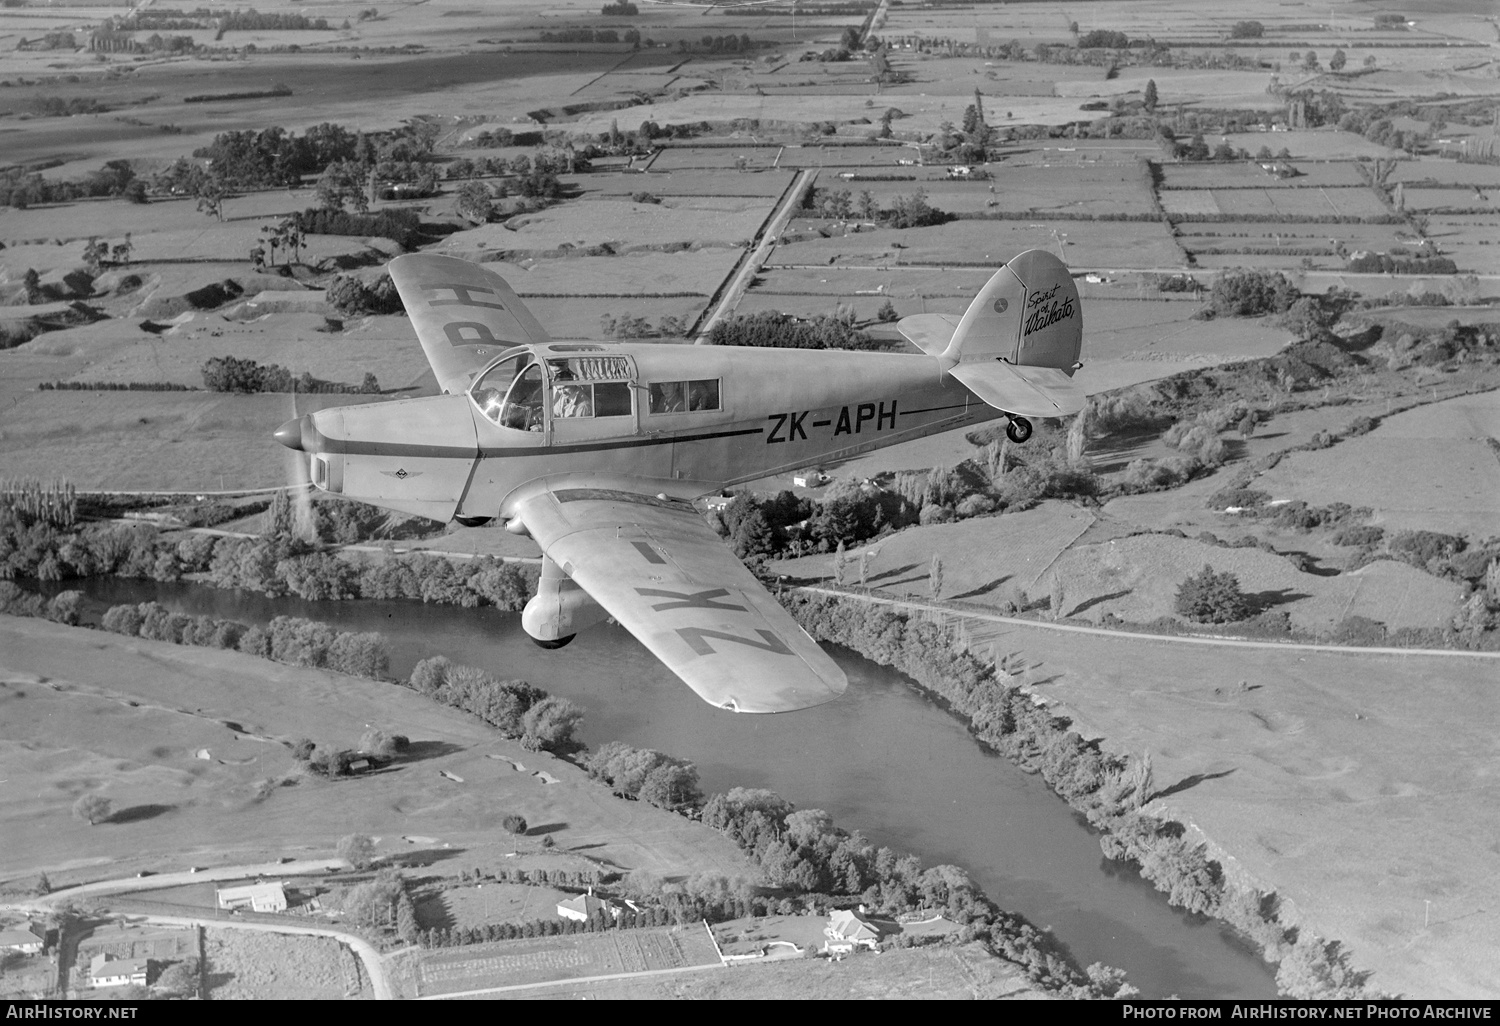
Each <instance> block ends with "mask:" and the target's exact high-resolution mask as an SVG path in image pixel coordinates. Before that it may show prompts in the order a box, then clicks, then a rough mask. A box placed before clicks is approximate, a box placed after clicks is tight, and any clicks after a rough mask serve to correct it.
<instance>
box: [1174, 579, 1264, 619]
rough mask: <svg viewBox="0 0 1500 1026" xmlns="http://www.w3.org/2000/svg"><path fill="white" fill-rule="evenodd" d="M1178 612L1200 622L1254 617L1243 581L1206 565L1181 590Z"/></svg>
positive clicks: (1178, 599)
mask: <svg viewBox="0 0 1500 1026" xmlns="http://www.w3.org/2000/svg"><path fill="white" fill-rule="evenodd" d="M1176 608H1177V612H1178V613H1180V614H1181V615H1183V616H1185V617H1187V618H1188V619H1189V620H1192V621H1194V622H1196V623H1234V622H1235V621H1237V620H1243V619H1245V617H1247V616H1249V615H1250V600H1249V599H1248V598H1246V597H1245V593H1244V592H1242V591H1241V590H1240V581H1239V578H1238V577H1236V576H1234V574H1232V573H1229V572H1228V571H1227V570H1226V571H1225V572H1224V573H1215V572H1214V568H1213V567H1211V566H1208V565H1205V566H1204V567H1203V569H1202V570H1201V571H1199V572H1198V573H1196V574H1194V575H1192V576H1191V577H1189V578H1188V579H1187V580H1185V581H1183V582H1182V585H1181V586H1180V587H1179V588H1178V589H1177V602H1176Z"/></svg>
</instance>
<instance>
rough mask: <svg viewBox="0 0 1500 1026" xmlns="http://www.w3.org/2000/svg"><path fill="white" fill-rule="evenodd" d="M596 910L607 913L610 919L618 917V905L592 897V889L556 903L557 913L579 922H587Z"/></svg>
mask: <svg viewBox="0 0 1500 1026" xmlns="http://www.w3.org/2000/svg"><path fill="white" fill-rule="evenodd" d="M596 912H605V913H608V914H609V917H610V918H611V919H619V918H620V907H619V906H618V905H616V904H615V903H614V902H612V901H608V900H606V899H604V898H596V897H594V892H593V890H592V889H590V890H589V892H588V893H587V894H580V895H578V897H576V898H569V899H568V900H567V901H559V902H558V903H557V914H558V915H560V916H562V917H563V918H564V919H576V920H578V921H579V922H580V923H586V922H588V921H589V920H590V919H592V918H593V917H594V914H595V913H596Z"/></svg>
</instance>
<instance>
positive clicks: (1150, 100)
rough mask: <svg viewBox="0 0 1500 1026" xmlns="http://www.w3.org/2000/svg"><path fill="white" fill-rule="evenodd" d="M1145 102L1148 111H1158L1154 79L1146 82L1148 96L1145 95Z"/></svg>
mask: <svg viewBox="0 0 1500 1026" xmlns="http://www.w3.org/2000/svg"><path fill="white" fill-rule="evenodd" d="M1143 102H1144V103H1145V106H1146V109H1147V110H1150V111H1154V110H1156V103H1157V95H1156V79H1154V78H1148V79H1147V80H1146V94H1145V98H1144V100H1143Z"/></svg>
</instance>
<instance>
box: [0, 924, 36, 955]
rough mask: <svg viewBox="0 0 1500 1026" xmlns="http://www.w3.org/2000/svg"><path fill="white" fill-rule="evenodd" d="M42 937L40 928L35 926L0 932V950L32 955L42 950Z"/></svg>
mask: <svg viewBox="0 0 1500 1026" xmlns="http://www.w3.org/2000/svg"><path fill="white" fill-rule="evenodd" d="M42 937H43V933H42V927H40V926H36V925H28V926H27V927H26V929H24V930H0V950H4V951H22V952H25V953H26V954H28V955H34V954H36V953H37V952H38V951H41V950H42V947H43V943H44V942H43V940H42Z"/></svg>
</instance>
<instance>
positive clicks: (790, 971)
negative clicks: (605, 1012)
mask: <svg viewBox="0 0 1500 1026" xmlns="http://www.w3.org/2000/svg"><path fill="white" fill-rule="evenodd" d="M493 996H494V997H497V998H510V999H513V1000H514V999H520V1000H538V999H547V1000H553V1001H566V1000H578V999H595V1000H630V999H634V1000H655V1001H660V1000H726V1001H732V1000H739V1001H746V1000H750V1001H755V1000H766V999H779V1000H782V1001H790V1000H803V1001H819V1000H823V1001H837V1000H845V1001H848V1000H880V999H886V998H895V999H907V1000H917V999H923V1000H998V999H1006V1000H1036V999H1043V1000H1044V999H1047V998H1049V997H1050V995H1048V994H1047V993H1046V992H1044V991H1040V990H1037V989H1036V987H1035V985H1034V984H1033V983H1032V982H1031V981H1030V980H1029V979H1027V977H1026V975H1025V973H1023V972H1021V971H1020V970H1019V969H1018V968H1017V967H1016V966H1015V965H1014V964H1012V963H1010V962H1006V961H1004V960H1002V959H999V958H995V957H994V956H992V955H990V954H989V953H988V952H986V951H985V950H984V949H983V948H982V947H980V946H979V945H977V944H969V945H964V946H962V947H929V948H909V949H906V950H900V951H886V952H882V953H881V954H879V955H867V954H857V955H854V956H851V957H849V958H846V959H844V960H843V961H842V962H828V961H826V960H822V959H817V960H812V959H789V960H778V961H774V962H767V963H756V964H753V965H749V966H741V967H733V968H729V969H727V970H724V971H716V970H712V969H710V970H707V971H705V972H698V973H682V974H677V975H671V976H656V977H646V978H641V979H634V980H606V981H601V982H599V983H589V984H579V985H576V986H555V987H545V988H541V987H539V988H536V989H532V990H521V991H515V992H512V993H509V994H496V995H493Z"/></svg>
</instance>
